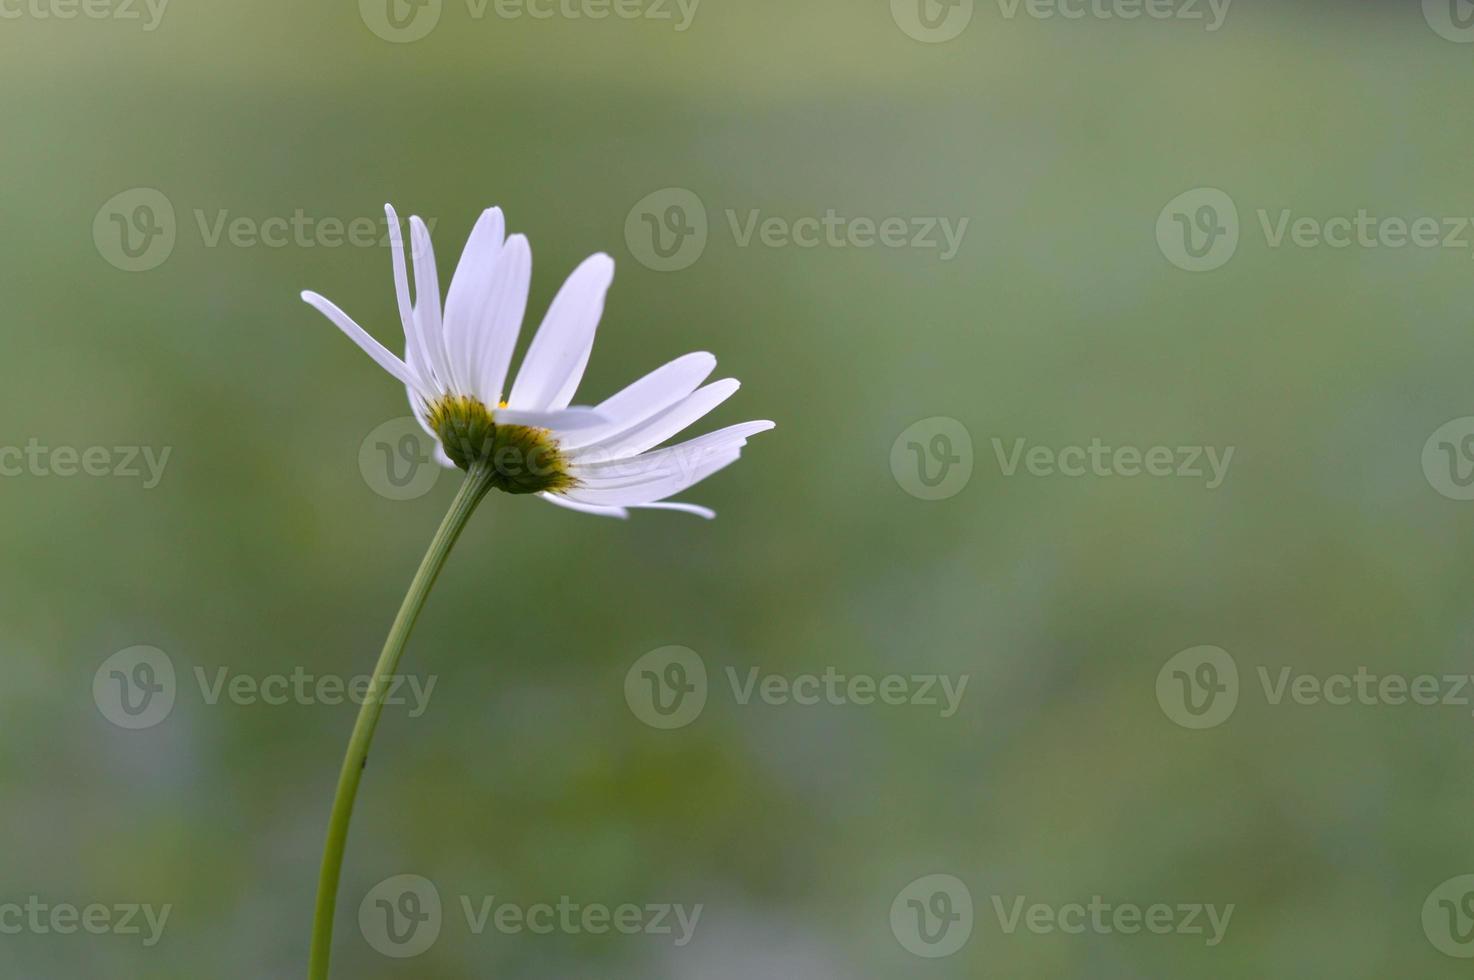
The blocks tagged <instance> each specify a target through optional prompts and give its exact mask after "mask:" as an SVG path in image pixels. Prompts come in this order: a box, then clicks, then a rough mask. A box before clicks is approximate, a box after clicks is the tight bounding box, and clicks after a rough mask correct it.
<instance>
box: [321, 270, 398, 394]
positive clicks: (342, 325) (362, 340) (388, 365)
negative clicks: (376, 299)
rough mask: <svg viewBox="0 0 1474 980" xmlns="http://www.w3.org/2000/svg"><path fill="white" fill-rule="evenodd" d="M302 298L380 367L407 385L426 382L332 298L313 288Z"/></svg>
mask: <svg viewBox="0 0 1474 980" xmlns="http://www.w3.org/2000/svg"><path fill="white" fill-rule="evenodd" d="M302 299H303V300H305V301H306V302H307V303H308V304H310V305H311V306H313V307H315V308H316V309H317V310H318V312H320V313H322V315H323V316H325V317H327V318H328V319H329V320H331V321H333V324H334V325H335V326H336V327H337V328H338V329H339V330H341V331H343V332H344V333H345V334H347V335H348V339H349V340H351V341H353V342H354V343H355V344H357V345H358V346H359V347H361V348H362V349H363V352H364V353H365V354H367V355H368V356H369V357H372V358H373V359H374V360H375V361H377V362H378V364H379V367H381V368H383V369H384V370H385V371H388V372H389V373H390V374H392V375H394V376H395V377H396V378H398V379H399V380H400V381H402V382H404V384H405V385H406V386H407V387H409V388H412V389H417V388H421V386H423V385H424V382H423V381H421V380H419V378H417V377H416V376H415V372H414V371H412V370H410V367H409V365H407V364H405V363H404V362H403V361H401V360H400V359H399V358H397V357H395V356H394V354H393V353H391V352H390V350H389V349H388V348H387V347H385V346H384V345H383V344H381V343H379V342H378V341H377V340H375V339H374V338H373V337H371V336H369V334H368V331H367V330H364V329H363V327H360V326H359V325H358V324H356V323H354V322H353V319H352V318H351V317H350V316H349V315H348V314H347V313H344V312H343V311H342V310H340V309H338V307H337V306H336V305H335V304H334V303H333V302H332V301H331V300H329V299H327V298H326V297H324V296H320V295H318V294H317V293H314V292H312V291H311V290H308V291H306V292H304V293H303V294H302Z"/></svg>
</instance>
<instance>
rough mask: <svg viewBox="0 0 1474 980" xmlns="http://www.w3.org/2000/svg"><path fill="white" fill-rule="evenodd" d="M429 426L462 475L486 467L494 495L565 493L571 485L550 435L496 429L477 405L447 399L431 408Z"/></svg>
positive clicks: (462, 399) (452, 397) (523, 429)
mask: <svg viewBox="0 0 1474 980" xmlns="http://www.w3.org/2000/svg"><path fill="white" fill-rule="evenodd" d="M429 422H430V428H432V429H434V430H435V434H436V435H437V436H439V437H440V445H441V446H442V447H443V448H444V449H445V455H447V456H449V457H450V459H451V462H453V463H455V464H456V465H457V466H459V467H460V468H461V469H463V470H469V469H470V468H471V467H472V466H474V465H477V464H480V465H482V466H484V467H485V468H486V469H487V470H488V471H489V472H490V476H491V485H492V486H494V487H496V488H497V489H498V490H504V491H506V492H507V493H541V492H543V491H545V490H554V491H556V490H567V489H568V488H569V487H572V486H573V485H574V483H575V481H574V479H573V477H572V476H570V475H569V473H568V461H567V460H566V459H565V458H564V457H563V454H562V453H561V452H559V451H558V444H557V442H555V441H554V440H553V434H552V433H551V432H549V431H548V430H547V429H532V428H529V427H527V426H525V425H498V424H496V421H495V419H494V415H493V413H492V412H491V411H490V410H489V409H487V407H486V406H485V405H483V404H482V403H481V401H480V400H479V399H476V398H472V397H470V396H469V395H446V396H445V397H443V398H441V399H440V400H439V401H437V402H435V403H434V404H433V405H431V406H430V411H429Z"/></svg>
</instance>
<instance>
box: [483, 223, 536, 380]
mask: <svg viewBox="0 0 1474 980" xmlns="http://www.w3.org/2000/svg"><path fill="white" fill-rule="evenodd" d="M531 282H532V249H531V248H529V247H528V245H527V239H526V238H525V237H524V236H522V235H513V236H512V237H511V238H508V239H507V244H506V245H505V246H504V247H503V248H502V252H501V255H500V256H498V257H497V264H496V271H495V272H494V273H493V274H492V284H491V290H490V296H489V298H488V299H487V303H486V310H485V312H484V313H483V315H482V318H481V325H480V326H479V327H478V328H477V329H478V330H479V331H480V335H479V337H478V338H477V343H476V347H475V351H476V362H475V363H476V372H475V377H474V378H473V383H474V391H473V394H475V395H476V396H477V397H478V398H480V399H481V401H482V403H483V404H485V405H487V406H492V407H494V406H495V405H497V404H498V403H499V402H500V401H501V400H502V393H503V392H504V391H505V390H506V385H507V367H508V366H509V365H510V364H511V363H512V351H513V350H514V349H515V348H516V346H517V334H518V333H520V332H521V330H522V316H523V314H524V313H526V312H527V288H528V286H529V284H530V283H531Z"/></svg>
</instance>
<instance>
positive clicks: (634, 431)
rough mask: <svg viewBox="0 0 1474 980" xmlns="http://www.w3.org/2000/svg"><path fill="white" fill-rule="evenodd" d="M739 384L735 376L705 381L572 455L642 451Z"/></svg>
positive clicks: (678, 429) (692, 419)
mask: <svg viewBox="0 0 1474 980" xmlns="http://www.w3.org/2000/svg"><path fill="white" fill-rule="evenodd" d="M740 387H741V385H740V384H739V383H738V381H737V379H735V378H727V379H725V380H722V381H717V382H715V383H713V384H709V385H707V386H706V387H704V388H701V389H699V390H697V391H696V392H694V393H693V394H691V395H690V396H689V397H687V398H685V399H683V400H682V401H680V402H677V403H676V404H674V405H672V406H671V407H670V408H667V409H666V410H665V411H663V412H659V413H657V414H656V415H654V416H653V417H651V418H649V419H646V420H645V421H644V422H641V423H640V424H639V425H635V426H631V427H630V428H629V429H627V430H625V431H624V432H621V433H620V434H619V435H617V436H614V437H612V438H610V439H605V440H603V441H601V442H599V443H596V444H594V445H592V446H589V447H587V448H585V449H582V450H580V451H579V453H577V454H575V458H578V457H579V456H585V455H586V456H589V457H591V458H595V459H597V458H603V459H621V458H627V457H630V456H634V455H636V454H638V453H643V452H644V451H645V450H647V449H651V448H653V447H655V446H658V445H660V444H661V443H662V442H665V440H667V439H669V438H670V437H671V436H673V435H675V434H677V433H679V432H684V431H685V430H686V429H687V428H688V427H690V426H691V425H692V424H694V423H695V422H697V421H699V420H700V419H702V418H703V417H705V416H706V414H707V413H708V412H710V411H711V410H712V409H714V408H716V407H717V406H718V405H720V404H721V403H722V402H724V401H726V400H727V399H728V398H731V397H732V395H733V394H734V393H735V392H736V391H737V389H738V388H740Z"/></svg>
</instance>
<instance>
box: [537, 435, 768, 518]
mask: <svg viewBox="0 0 1474 980" xmlns="http://www.w3.org/2000/svg"><path fill="white" fill-rule="evenodd" d="M741 455H742V453H741V451H740V450H738V449H730V450H728V451H727V452H726V453H724V454H720V455H717V456H715V457H712V458H709V459H706V460H704V461H702V463H701V464H700V465H698V466H696V467H694V468H693V469H691V470H690V471H689V472H678V471H670V472H667V471H657V472H655V473H653V474H651V475H649V476H647V477H646V478H644V479H640V480H635V481H632V482H629V483H624V484H614V485H609V486H599V485H597V484H595V485H590V484H588V483H583V484H581V485H580V486H577V487H575V488H573V489H572V490H569V491H568V492H567V494H566V496H567V497H568V498H569V499H571V500H576V501H578V502H579V503H581V504H594V505H596V506H602V507H635V506H639V505H641V504H653V503H655V502H656V501H660V500H664V499H665V498H666V497H670V496H673V495H675V494H678V493H680V492H681V491H682V490H685V489H686V488H687V487H690V486H692V485H694V484H696V483H699V482H701V481H702V480H704V479H706V478H707V477H708V476H711V475H712V474H713V473H715V472H716V471H717V470H720V469H721V468H722V467H724V466H730V465H731V464H732V463H735V462H736V461H737V459H738V458H739V457H740V456H741ZM582 479H583V478H582V477H580V480H582Z"/></svg>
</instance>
